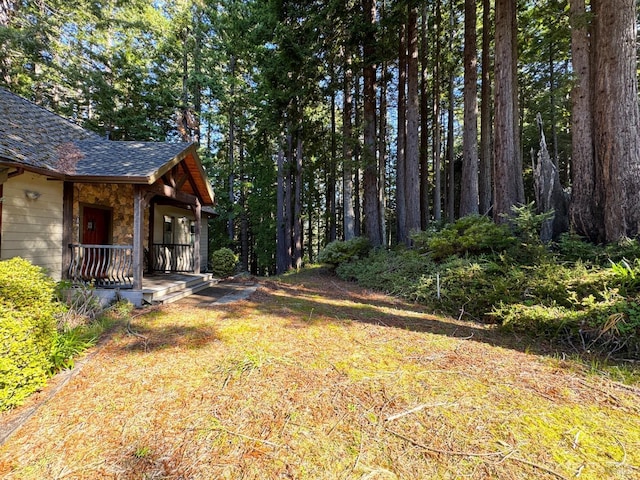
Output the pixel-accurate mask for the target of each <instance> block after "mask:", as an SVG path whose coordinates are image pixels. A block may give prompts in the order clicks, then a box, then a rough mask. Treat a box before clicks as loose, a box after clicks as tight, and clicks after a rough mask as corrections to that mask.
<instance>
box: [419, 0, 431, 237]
mask: <svg viewBox="0 0 640 480" xmlns="http://www.w3.org/2000/svg"><path fill="white" fill-rule="evenodd" d="M420 50H421V52H420V59H421V62H420V228H421V229H422V230H425V229H426V228H427V226H428V225H429V220H430V219H431V214H430V212H429V127H428V122H429V110H428V109H429V98H428V93H427V92H428V83H427V81H428V78H427V61H428V60H427V54H428V52H427V3H426V2H425V3H423V5H422V26H421V30H420Z"/></svg>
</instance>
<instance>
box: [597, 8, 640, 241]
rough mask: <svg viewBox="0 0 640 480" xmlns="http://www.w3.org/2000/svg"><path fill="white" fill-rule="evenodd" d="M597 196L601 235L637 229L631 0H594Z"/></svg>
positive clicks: (638, 127) (639, 202) (638, 145)
mask: <svg viewBox="0 0 640 480" xmlns="http://www.w3.org/2000/svg"><path fill="white" fill-rule="evenodd" d="M592 7H593V13H594V17H593V18H594V21H595V71H594V78H595V84H594V88H595V96H594V99H595V103H594V130H595V141H596V145H595V148H596V158H597V163H596V178H597V179H598V180H597V184H596V188H597V192H596V197H597V198H598V199H599V200H600V202H601V204H602V207H603V218H604V238H602V240H605V241H607V242H614V241H617V240H620V239H622V238H624V237H629V238H633V237H635V236H636V235H638V233H639V232H640V208H639V206H640V114H639V112H638V80H637V51H636V2H635V0H608V1H603V0H593V2H592Z"/></svg>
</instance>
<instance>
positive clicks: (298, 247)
mask: <svg viewBox="0 0 640 480" xmlns="http://www.w3.org/2000/svg"><path fill="white" fill-rule="evenodd" d="M296 136H297V141H296V167H295V178H294V183H295V189H294V198H293V242H292V245H293V255H292V256H293V267H294V268H295V269H296V270H298V269H300V268H302V245H303V243H302V129H299V130H298V132H297V135H296Z"/></svg>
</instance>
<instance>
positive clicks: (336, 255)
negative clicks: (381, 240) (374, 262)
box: [318, 237, 371, 267]
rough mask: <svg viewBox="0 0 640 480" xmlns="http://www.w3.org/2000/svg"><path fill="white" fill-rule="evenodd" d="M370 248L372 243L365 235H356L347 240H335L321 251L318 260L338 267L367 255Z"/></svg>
mask: <svg viewBox="0 0 640 480" xmlns="http://www.w3.org/2000/svg"><path fill="white" fill-rule="evenodd" d="M370 250H371V243H369V240H368V239H367V238H365V237H356V238H352V239H351V240H345V241H342V240H335V241H333V242H331V243H329V244H328V245H327V246H326V247H324V249H322V250H321V251H320V253H319V255H318V262H320V263H326V264H328V265H331V266H333V267H337V266H338V265H341V264H343V263H347V262H352V261H355V260H359V259H361V258H364V257H366V256H367V254H368V253H369V251H370Z"/></svg>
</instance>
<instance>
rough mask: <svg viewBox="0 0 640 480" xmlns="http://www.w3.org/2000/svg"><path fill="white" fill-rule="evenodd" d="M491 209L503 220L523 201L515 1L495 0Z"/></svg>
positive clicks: (495, 218)
mask: <svg viewBox="0 0 640 480" xmlns="http://www.w3.org/2000/svg"><path fill="white" fill-rule="evenodd" d="M495 9H496V10H495V11H496V13H495V15H496V21H495V26H496V32H495V50H496V51H495V67H494V72H495V93H494V95H495V97H494V99H495V100H494V104H495V118H494V122H495V145H494V209H493V217H494V220H495V221H496V222H505V221H506V218H505V216H507V217H508V216H510V215H511V214H512V211H511V207H513V206H514V205H517V204H521V203H524V185H523V179H522V160H521V158H520V142H519V130H518V114H517V112H518V85H517V75H516V61H515V60H516V55H517V45H516V3H515V2H513V1H512V0H496V6H495Z"/></svg>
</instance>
